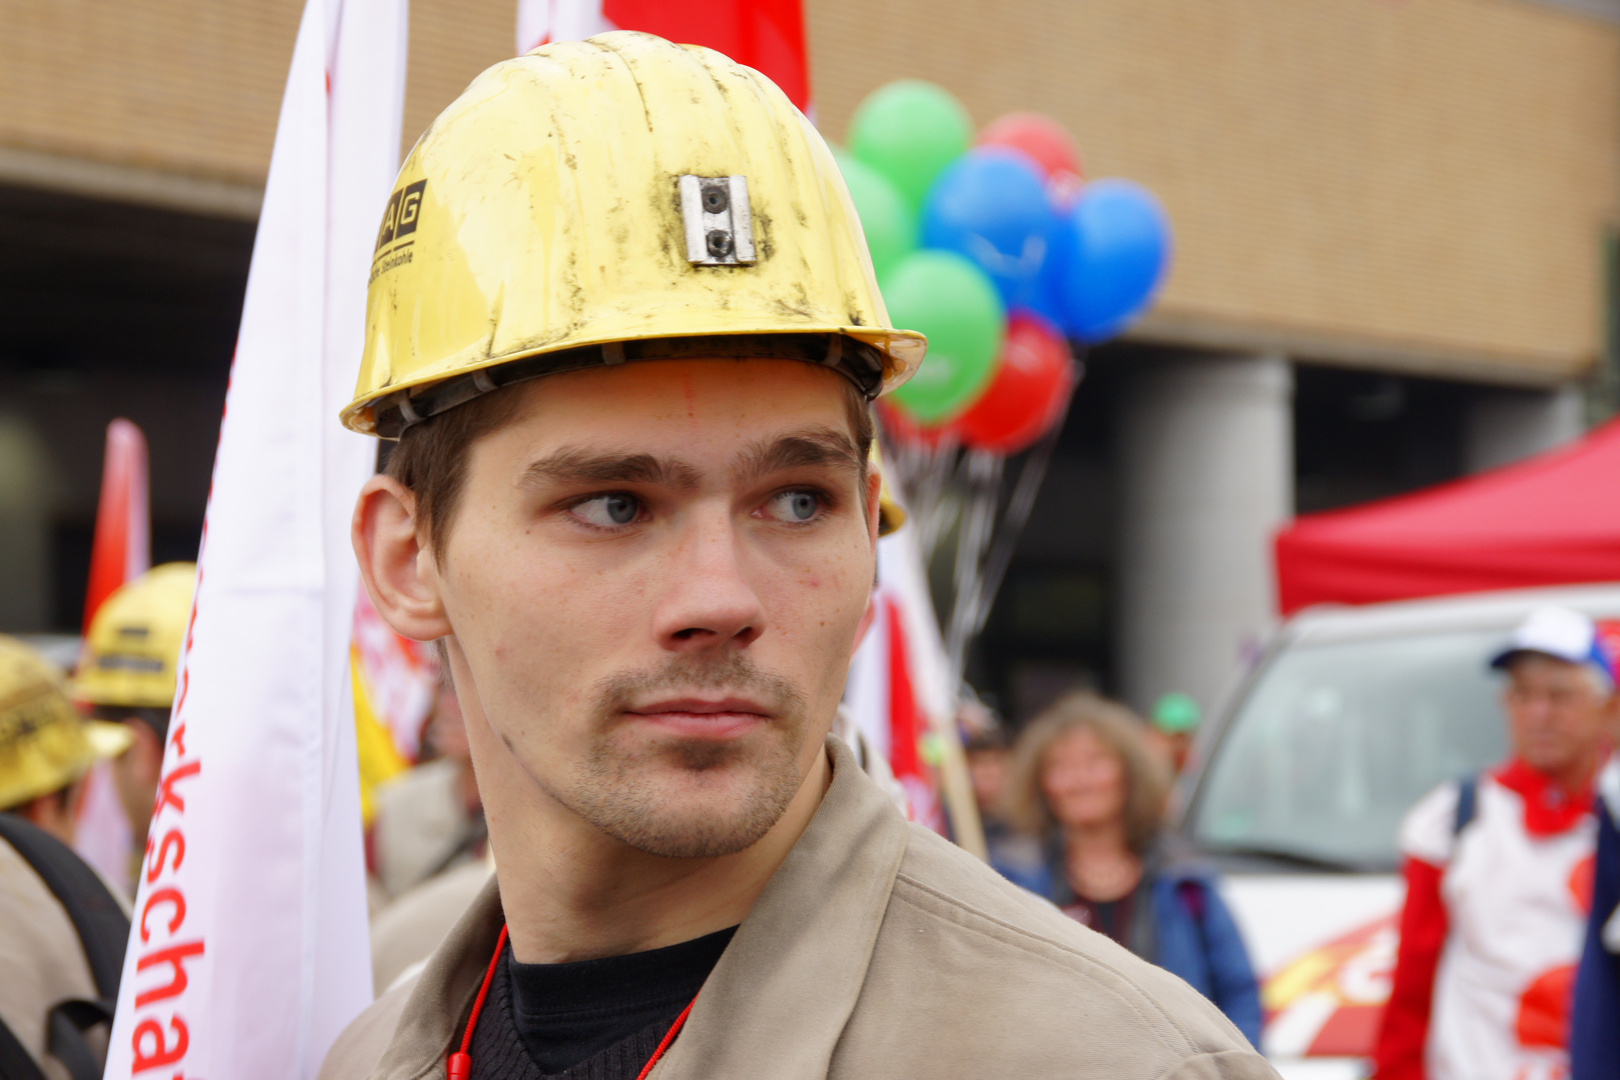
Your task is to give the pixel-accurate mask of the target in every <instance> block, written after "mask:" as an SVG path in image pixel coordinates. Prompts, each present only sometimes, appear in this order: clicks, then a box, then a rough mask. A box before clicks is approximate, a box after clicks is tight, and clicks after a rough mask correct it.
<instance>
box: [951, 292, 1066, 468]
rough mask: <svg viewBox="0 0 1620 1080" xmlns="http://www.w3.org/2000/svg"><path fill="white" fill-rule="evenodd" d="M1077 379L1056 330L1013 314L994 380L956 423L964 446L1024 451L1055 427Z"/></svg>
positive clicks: (1038, 320)
mask: <svg viewBox="0 0 1620 1080" xmlns="http://www.w3.org/2000/svg"><path fill="white" fill-rule="evenodd" d="M1079 381H1080V380H1079V372H1078V371H1077V370H1076V364H1075V362H1074V359H1073V358H1072V357H1071V356H1070V355H1069V343H1068V342H1067V341H1065V340H1063V335H1062V334H1061V333H1060V332H1059V331H1058V329H1057V328H1056V327H1055V326H1053V325H1052V324H1051V323H1049V322H1047V321H1046V320H1045V319H1043V318H1041V317H1040V316H1039V315H1036V314H1034V313H1033V312H1028V311H1015V312H1013V313H1012V316H1011V317H1010V318H1009V319H1008V320H1007V340H1006V344H1005V345H1003V346H1002V348H1001V358H1000V361H999V364H998V366H997V368H996V374H995V378H993V379H992V380H991V381H990V386H989V388H988V389H986V390H985V392H984V394H983V395H982V396H981V397H980V398H979V400H978V401H976V402H974V403H973V406H972V407H971V408H969V409H968V411H967V412H965V413H963V414H962V415H961V416H960V417H958V418H957V420H956V428H957V430H958V431H959V432H960V433H961V436H962V442H963V443H965V444H967V445H968V446H971V447H973V448H974V449H975V450H989V451H991V452H992V453H996V454H1016V453H1018V452H1019V451H1020V450H1023V449H1026V448H1027V447H1029V446H1030V445H1031V444H1033V443H1034V442H1035V440H1037V439H1039V438H1040V437H1041V436H1042V435H1043V434H1045V433H1046V432H1047V430H1048V429H1050V428H1051V426H1052V425H1053V424H1055V423H1057V421H1058V418H1059V417H1061V416H1062V415H1063V410H1064V409H1065V408H1066V407H1067V406H1068V404H1069V395H1070V394H1071V393H1073V392H1074V387H1075V384H1076V383H1077V382H1079Z"/></svg>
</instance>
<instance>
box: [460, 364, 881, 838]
mask: <svg viewBox="0 0 1620 1080" xmlns="http://www.w3.org/2000/svg"><path fill="white" fill-rule="evenodd" d="M516 392H520V393H523V394H524V395H525V401H524V402H523V403H522V408H521V409H520V410H519V414H518V418H517V419H516V420H514V421H512V422H510V423H508V424H507V425H506V426H504V427H502V428H500V429H498V430H496V431H495V432H494V433H492V434H490V435H486V436H484V437H482V438H481V439H479V440H478V441H476V442H475V443H474V444H473V446H472V448H471V450H470V454H469V459H468V471H467V480H466V486H465V488H464V489H463V492H462V495H461V499H460V504H459V508H458V510H457V513H456V516H455V518H454V522H453V525H452V527H451V531H450V535H449V539H448V541H447V543H446V549H445V550H444V551H443V552H440V553H439V557H438V560H437V580H438V585H437V588H438V594H439V598H440V600H441V602H442V604H443V607H444V612H445V616H446V618H447V619H448V621H449V623H450V625H451V627H452V629H453V631H454V639H453V642H452V643H451V647H450V658H451V663H452V665H453V670H454V674H455V678H456V685H457V688H458V691H459V693H460V697H461V700H462V704H463V707H464V709H465V711H466V713H467V720H468V729H469V735H470V737H471V738H472V743H473V754H474V762H475V764H476V766H477V768H478V772H479V778H480V782H481V783H482V782H483V781H484V780H485V777H486V773H489V772H494V771H499V768H495V767H493V766H501V763H498V762H492V761H490V760H489V758H490V756H491V755H496V756H499V755H503V754H506V753H509V754H510V756H511V758H512V759H513V760H514V761H515V763H516V765H517V766H518V767H519V768H520V769H521V773H518V774H516V775H519V776H520V777H521V780H520V781H519V782H518V787H519V788H520V789H521V788H523V786H524V785H526V784H532V789H528V790H525V792H524V796H525V797H527V796H528V795H529V794H530V793H531V792H532V797H533V798H536V799H549V800H553V801H554V802H555V803H557V804H560V805H561V806H562V807H563V808H565V809H566V810H567V811H570V812H572V813H573V814H575V815H578V816H579V817H580V818H583V819H584V820H586V821H587V822H589V823H590V824H591V825H594V826H595V827H596V828H597V829H600V830H601V831H603V832H605V833H607V834H609V835H610V836H613V837H615V838H617V839H619V840H621V841H623V842H625V843H627V844H630V845H631V846H633V847H635V848H638V849H640V850H642V851H646V852H649V853H652V854H659V855H667V856H682V857H698V856H715V855H723V854H730V853H733V852H736V851H740V850H742V849H744V848H746V847H748V846H750V845H751V844H753V843H754V842H755V841H756V840H758V839H759V838H760V837H761V836H763V835H764V833H765V832H766V831H767V830H768V829H769V828H770V827H771V826H772V825H773V824H775V822H776V821H777V819H778V818H779V817H780V816H781V814H782V813H783V811H784V810H785V809H786V807H787V805H788V803H789V801H791V799H792V798H793V796H794V794H795V793H796V792H797V791H798V789H799V787H800V785H801V782H802V781H803V779H804V777H805V775H806V774H807V772H808V770H809V769H810V768H811V766H812V765H813V764H814V762H815V760H816V756H817V755H818V754H819V753H820V752H821V747H822V742H823V739H824V738H825V735H826V732H827V729H828V727H829V725H830V724H831V721H832V717H833V713H834V711H835V709H836V708H837V705H838V701H839V698H840V696H841V695H842V693H843V688H844V680H845V677H846V674H847V672H848V667H849V660H850V655H851V653H852V651H853V649H854V647H855V644H856V639H857V634H858V630H859V627H860V623H861V618H862V614H863V612H864V611H865V609H866V606H867V602H868V599H869V596H870V593H871V587H872V578H873V572H874V559H875V554H874V541H875V533H874V532H873V528H874V526H873V515H874V513H875V509H876V492H877V488H876V480H875V477H873V478H869V480H868V482H867V483H865V484H863V483H862V478H861V465H862V462H861V460H860V459H859V457H858V455H857V451H856V447H855V443H854V439H853V433H852V432H851V430H850V423H849V419H848V413H847V405H846V402H847V398H846V393H845V390H844V389H843V384H842V382H841V380H840V378H839V376H837V375H836V374H834V373H832V372H830V371H825V370H822V369H818V368H815V367H813V366H811V365H809V364H805V363H802V362H799V361H786V360H784V361H763V360H749V361H729V360H707V361H655V362H645V363H638V364H631V365H629V366H627V367H624V368H618V369H596V370H590V371H580V372H573V373H569V374H564V375H556V376H551V377H548V378H545V379H542V380H539V381H537V382H535V383H533V384H530V385H529V386H527V387H525V388H523V389H522V390H520V391H516ZM483 725H487V728H485V727H484V726H483ZM489 732H492V733H493V734H494V735H495V736H496V737H498V739H499V743H496V742H495V741H494V740H491V739H489V738H488V735H487V733H489ZM502 767H504V766H502ZM488 801H489V793H488V792H486V803H487V802H488Z"/></svg>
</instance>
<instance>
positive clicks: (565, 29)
mask: <svg viewBox="0 0 1620 1080" xmlns="http://www.w3.org/2000/svg"><path fill="white" fill-rule="evenodd" d="M618 29H619V27H617V26H615V25H614V24H613V22H612V21H611V20H610V19H608V17H607V16H606V15H603V14H602V0H518V19H517V54H518V55H519V56H522V55H524V54H525V53H529V52H533V51H534V50H535V49H538V48H539V47H540V46H542V45H545V44H548V43H550V42H553V41H584V40H585V39H586V38H588V37H595V36H596V35H597V34H605V33H607V32H608V31H609V30H618Z"/></svg>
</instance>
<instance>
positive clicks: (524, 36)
mask: <svg viewBox="0 0 1620 1080" xmlns="http://www.w3.org/2000/svg"><path fill="white" fill-rule="evenodd" d="M608 30H645V31H646V32H647V33H649V34H657V35H658V36H659V37H662V38H668V39H669V40H671V41H678V42H680V43H682V44H684V45H704V46H707V47H708V48H711V49H714V50H715V51H716V52H722V53H725V54H726V55H727V56H729V57H731V58H732V59H733V60H735V61H737V62H738V63H739V64H747V65H748V66H749V67H751V68H755V69H757V70H758V71H761V72H764V74H765V75H766V76H767V77H768V78H769V79H770V80H771V81H772V82H774V83H775V84H776V85H777V86H780V87H781V88H782V91H783V93H785V94H787V96H788V98H789V100H791V101H792V102H793V104H795V105H797V106H798V107H799V110H800V111H801V112H804V113H807V114H808V113H809V111H810V63H809V59H808V55H809V54H808V53H807V52H806V51H805V38H804V5H803V3H802V0H708V2H706V3H701V4H680V3H671V2H670V0H518V32H517V46H518V55H519V56H521V55H523V54H524V53H526V52H529V51H530V50H532V49H536V48H539V47H540V46H541V45H545V44H547V43H548V42H552V41H579V40H581V39H582V38H588V37H590V36H592V35H593V34H600V33H604V32H605V31H608Z"/></svg>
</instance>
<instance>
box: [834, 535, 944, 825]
mask: <svg viewBox="0 0 1620 1080" xmlns="http://www.w3.org/2000/svg"><path fill="white" fill-rule="evenodd" d="M875 603H876V605H877V617H876V618H875V619H874V620H873V622H872V627H871V629H870V630H868V631H867V634H866V639H865V640H864V641H862V642H861V647H860V648H859V649H857V650H856V651H855V659H854V661H853V663H851V664H850V669H849V683H848V686H847V688H846V690H845V693H844V705H845V707H846V708H847V709H848V710H849V714H850V717H851V719H853V720H854V722H855V726H856V728H857V729H858V730H859V731H860V732H861V734H862V735H864V736H865V737H866V742H867V745H869V746H871V747H873V748H874V749H877V750H878V751H880V752H881V753H882V754H883V755H884V756H885V757H887V758H888V759H889V765H890V767H891V768H892V769H893V770H894V775H895V779H897V780H899V781H900V785H901V786H902V787H903V788H905V790H906V811H907V814H908V815H909V816H910V817H911V819H912V820H913V821H920V822H922V823H923V824H925V825H928V826H929V827H930V828H933V829H935V830H937V831H939V832H944V831H945V811H944V807H943V805H942V803H941V785H940V777H939V773H938V768H937V763H936V762H933V761H931V760H930V754H929V753H928V749H929V746H930V741H931V740H932V739H933V737H934V734H935V733H936V732H938V731H940V730H941V729H946V730H948V729H949V727H950V725H952V724H954V722H955V714H956V687H954V686H953V685H951V679H950V674H949V671H950V665H949V663H948V661H947V658H946V656H945V646H944V643H943V641H942V640H941V639H940V634H939V622H938V620H937V619H936V618H935V616H934V604H933V600H932V599H931V598H930V597H929V594H928V578H927V572H926V570H925V568H924V566H923V561H922V553H921V552H920V551H919V550H918V549H917V536H916V530H915V529H914V528H912V529H906V528H902V529H901V530H900V531H899V532H897V533H894V534H893V535H891V536H885V537H884V538H883V539H882V540H879V541H878V587H877V592H876V596H875Z"/></svg>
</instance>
